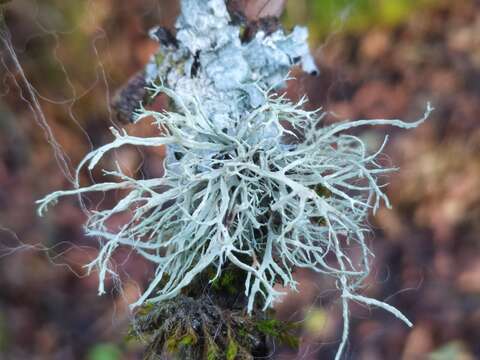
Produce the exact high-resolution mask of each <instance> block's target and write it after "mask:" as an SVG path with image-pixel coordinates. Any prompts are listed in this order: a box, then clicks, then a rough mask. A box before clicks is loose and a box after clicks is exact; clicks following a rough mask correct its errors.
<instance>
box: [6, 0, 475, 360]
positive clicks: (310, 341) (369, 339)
mask: <svg viewBox="0 0 480 360" xmlns="http://www.w3.org/2000/svg"><path fill="white" fill-rule="evenodd" d="M259 1H260V0H259ZM286 9H287V11H286V14H285V15H284V17H283V21H284V24H286V26H287V27H289V26H291V25H293V24H296V23H300V24H306V25H308V27H309V29H310V32H311V47H312V51H313V52H314V54H315V57H316V60H317V63H318V65H319V67H320V70H321V72H320V76H319V77H312V76H308V75H304V74H300V73H298V72H295V75H297V76H298V80H297V81H292V82H291V83H290V86H289V94H290V96H291V97H292V98H295V97H298V95H299V94H302V93H307V94H308V95H309V98H310V100H311V103H310V105H309V106H311V107H319V106H322V107H323V108H324V109H325V110H327V111H330V112H332V115H330V116H329V118H328V121H337V120H341V119H358V118H378V117H380V118H386V117H395V118H402V119H405V120H414V119H416V118H418V117H420V115H421V114H422V113H423V111H424V108H425V104H426V102H427V101H431V102H432V104H433V106H434V107H435V108H436V111H435V112H434V113H433V115H432V116H431V118H430V119H429V121H428V122H427V123H425V124H423V125H422V126H421V127H419V128H418V129H415V130H412V131H402V130H397V129H390V128H376V129H367V130H362V132H361V133H358V135H360V136H362V137H363V138H365V139H367V140H368V143H369V144H370V145H371V146H372V148H374V147H375V146H376V145H378V144H379V142H381V141H382V140H383V138H382V134H383V133H385V132H388V133H389V134H390V135H391V138H390V139H391V141H390V143H389V146H388V147H387V149H386V151H385V155H384V158H385V160H386V161H388V162H389V163H391V164H394V165H395V166H399V167H400V170H399V171H398V172H397V173H396V174H393V175H392V176H391V178H390V181H389V182H390V185H389V186H388V189H387V193H388V195H389V197H390V199H391V202H392V204H393V209H392V210H388V209H385V208H382V209H381V210H380V211H379V212H378V214H377V216H376V217H372V218H371V220H370V222H371V227H372V229H374V232H373V234H372V236H371V247H372V249H373V251H374V253H375V254H376V257H375V260H374V266H373V271H372V274H371V276H370V278H369V279H368V281H367V284H366V286H365V290H364V292H365V294H366V295H368V296H371V297H375V298H377V299H381V300H385V301H387V302H388V303H390V304H392V305H394V306H396V307H398V308H399V309H400V310H401V311H402V312H404V313H405V314H406V315H407V316H408V317H409V318H410V319H411V320H412V321H413V322H414V323H415V327H414V328H413V329H412V330H410V329H408V328H406V327H405V326H404V325H403V324H402V323H401V322H400V321H398V320H397V319H395V318H393V317H392V316H391V315H390V314H388V313H385V312H384V311H382V310H378V309H371V310H369V309H367V308H365V307H362V306H353V307H352V323H353V328H352V334H351V336H350V342H349V346H348V355H347V358H349V359H362V360H363V359H365V360H376V359H405V360H410V359H412V360H415V359H433V360H437V359H438V360H457V359H460V360H468V359H480V341H479V340H478V339H479V338H480V238H479V237H480V236H479V233H480V126H479V121H480V120H479V115H480V3H479V2H478V1H475V0H471V1H468V0H460V1H447V0H446V1H441V0H440V1H433V0H431V1H428V0H423V1H409V0H351V1H347V0H343V1H342V0H341V1H334V0H289V1H287V3H286ZM177 11H178V5H177V4H176V2H175V1H166V0H165V1H164V0H128V1H126V0H125V1H119V0H117V1H115V0H96V1H85V0H68V1H65V0H41V1H33V0H24V1H22V0H17V1H13V2H12V3H11V4H9V5H8V7H7V8H6V13H5V16H6V20H7V24H8V28H9V30H10V32H11V34H12V43H13V45H14V48H15V51H16V53H17V56H18V58H19V61H20V63H21V64H22V66H23V68H24V70H25V73H26V75H27V77H28V79H29V81H30V82H31V84H32V86H33V88H34V89H35V91H36V93H37V96H38V97H39V99H40V103H41V106H42V109H43V112H44V114H45V116H46V119H47V121H48V124H49V126H50V128H51V129H52V132H53V134H54V136H55V138H56V140H57V141H58V143H59V144H60V145H61V147H62V149H63V151H64V152H65V154H66V155H67V156H68V157H69V158H70V161H71V163H70V164H71V165H73V166H74V165H75V164H78V162H79V161H80V160H81V158H82V157H83V156H84V155H85V153H86V152H87V151H89V150H90V149H91V148H92V147H97V146H99V145H101V144H104V143H105V142H107V141H108V140H109V139H110V138H111V134H110V132H109V130H108V127H109V126H111V125H112V123H115V122H116V119H115V117H114V116H113V114H112V112H111V109H110V107H109V99H110V97H111V96H112V94H113V93H114V92H115V90H116V89H118V88H119V87H120V86H121V85H122V84H123V83H124V82H125V81H126V80H127V79H128V78H129V77H130V76H131V75H133V74H134V73H135V72H136V71H138V70H140V69H141V68H142V67H143V65H144V64H145V63H146V62H147V61H148V59H149V56H150V55H151V54H152V53H153V52H154V51H155V49H156V44H155V43H153V42H152V41H150V40H149V39H148V37H147V36H146V31H147V30H148V29H149V27H151V26H153V25H155V24H157V23H161V24H163V25H167V26H171V25H172V23H173V22H174V20H175V16H176V14H177ZM1 55H2V61H3V63H2V66H0V69H1V70H0V75H1V76H0V79H1V80H2V81H1V82H0V93H1V95H2V96H1V97H0V359H15V360H16V359H42V360H43V359H66V360H69V359H89V360H116V359H139V358H140V355H139V354H140V352H141V351H140V350H141V346H140V345H139V344H136V343H133V342H127V341H125V339H124V337H125V334H126V331H127V328H128V322H129V316H130V315H129V313H128V309H127V304H128V303H129V302H131V301H132V299H134V298H135V297H136V296H137V295H138V293H139V288H140V287H143V286H144V285H145V283H146V282H147V281H148V279H149V276H150V274H151V268H150V267H149V266H148V264H145V263H143V262H141V261H139V260H138V259H135V258H134V257H133V256H129V255H130V254H128V253H122V252H120V253H119V254H118V255H117V257H116V259H117V262H118V265H119V270H121V271H122V272H121V275H122V281H123V284H122V285H123V286H122V290H121V291H120V289H119V287H118V286H116V284H114V283H111V284H110V291H109V295H106V296H103V297H98V296H97V295H96V287H97V279H96V276H95V274H93V275H92V276H90V277H88V276H85V269H84V268H83V265H84V264H86V263H88V261H89V260H91V259H93V258H94V257H95V254H96V252H97V244H96V243H94V242H93V241H92V240H90V239H86V238H85V237H84V236H83V235H82V224H83V222H84V220H85V218H84V215H83V213H82V212H81V210H80V208H79V207H78V204H77V201H76V199H75V198H72V199H65V200H63V201H61V202H60V203H59V204H58V205H57V206H56V207H54V208H52V209H51V211H50V212H49V213H48V214H47V215H46V217H44V218H39V217H37V215H36V213H35V210H36V209H35V204H34V203H35V201H36V200H37V199H39V198H40V197H42V196H43V195H45V194H46V193H48V192H51V191H53V190H57V189H60V188H69V187H70V186H71V185H70V184H69V182H68V181H67V180H66V179H65V177H64V176H63V174H62V173H61V171H60V168H59V166H58V164H57V163H56V162H55V159H54V153H53V150H52V147H51V146H50V145H49V144H48V142H47V140H46V137H45V133H44V131H43V130H42V128H41V127H40V126H39V124H38V123H36V121H35V117H34V116H33V115H32V112H31V111H30V109H29V107H28V104H27V103H26V102H25V101H23V100H22V99H21V97H20V93H19V88H18V87H17V85H16V84H17V82H18V81H19V80H20V77H19V74H18V73H16V72H12V73H9V72H8V70H10V71H12V70H14V66H13V65H14V64H13V63H12V62H11V59H9V57H8V56H7V54H6V52H5V49H4V48H2V53H1ZM20 88H21V89H23V90H25V86H24V85H22V84H21V85H20ZM128 131H129V132H130V133H133V134H144V135H147V134H149V131H151V129H149V127H148V125H147V126H145V125H140V126H134V127H132V126H129V127H128ZM162 156H163V153H162V150H160V151H157V152H154V151H143V152H142V153H140V152H139V151H138V150H136V149H132V148H126V149H122V150H119V151H117V152H116V155H115V158H112V159H111V161H113V160H116V161H119V162H120V163H121V164H122V166H123V167H124V168H125V169H128V170H130V171H131V172H132V174H135V171H136V169H138V167H139V166H140V165H141V164H143V167H144V168H147V169H148V172H149V173H150V174H152V175H155V174H157V173H159V172H161V157H162ZM99 176H100V174H97V173H94V174H92V177H93V178H96V177H99ZM87 180H88V179H87V178H85V181H87ZM119 221H121V219H119ZM298 278H299V280H300V286H299V289H300V292H299V293H295V294H291V295H289V296H288V297H287V298H286V299H285V301H284V302H283V303H282V304H279V305H278V308H277V310H278V315H279V316H280V317H281V318H284V319H290V320H298V321H302V327H301V330H300V331H301V333H302V342H301V348H300V351H299V353H298V354H296V353H294V352H292V351H289V350H288V349H284V348H283V347H282V346H280V345H278V346H277V347H276V349H275V350H276V351H275V354H273V355H272V357H273V358H275V359H307V360H309V359H330V358H333V354H334V352H335V350H336V347H337V345H338V340H339V337H340V331H341V327H340V322H339V319H340V314H339V304H338V293H337V292H336V291H335V290H334V289H335V286H334V284H333V283H332V282H331V280H329V279H326V278H323V277H321V276H318V275H316V274H312V273H310V272H307V271H298Z"/></svg>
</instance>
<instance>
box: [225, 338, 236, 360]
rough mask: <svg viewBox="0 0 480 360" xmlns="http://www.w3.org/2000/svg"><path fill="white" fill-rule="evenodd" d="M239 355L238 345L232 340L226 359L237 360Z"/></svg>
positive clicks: (229, 342) (228, 346) (229, 343)
mask: <svg viewBox="0 0 480 360" xmlns="http://www.w3.org/2000/svg"><path fill="white" fill-rule="evenodd" d="M237 354H238V344H237V343H236V342H235V340H233V339H232V338H230V340H229V341H228V345H227V351H226V358H227V360H235V358H236V357H237Z"/></svg>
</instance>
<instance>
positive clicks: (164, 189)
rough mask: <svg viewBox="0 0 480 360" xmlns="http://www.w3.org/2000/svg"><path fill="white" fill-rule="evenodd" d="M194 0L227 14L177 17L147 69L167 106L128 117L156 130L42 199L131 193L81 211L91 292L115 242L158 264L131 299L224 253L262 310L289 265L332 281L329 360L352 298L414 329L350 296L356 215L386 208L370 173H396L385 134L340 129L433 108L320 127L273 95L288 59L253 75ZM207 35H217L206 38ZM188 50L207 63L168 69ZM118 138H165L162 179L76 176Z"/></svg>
mask: <svg viewBox="0 0 480 360" xmlns="http://www.w3.org/2000/svg"><path fill="white" fill-rule="evenodd" d="M197 1H198V0H184V2H183V11H184V12H193V14H195V13H196V12H198V14H199V16H200V20H202V19H203V20H205V21H206V22H207V23H209V21H214V20H215V18H216V17H218V18H219V19H224V18H225V19H226V20H225V21H223V20H222V21H219V23H218V24H216V25H215V26H213V25H212V26H213V27H212V28H211V27H208V26H206V27H205V28H204V29H203V28H202V29H199V31H197V32H195V31H192V26H193V25H192V23H191V22H188V23H185V16H184V17H181V18H180V20H179V22H178V24H180V25H177V27H179V29H177V30H179V35H178V36H177V40H179V41H180V45H179V48H178V49H173V48H171V49H170V50H168V51H167V50H165V49H164V51H166V52H167V55H166V57H165V59H167V60H165V61H166V63H165V64H163V65H162V69H159V68H155V69H156V70H155V71H156V72H155V71H153V73H154V74H156V75H155V76H154V78H155V79H153V78H151V79H150V80H152V81H153V83H152V85H151V87H152V88H151V89H149V90H151V92H152V94H153V95H152V96H153V97H156V96H158V95H159V94H160V93H164V94H166V95H167V96H168V97H170V98H171V99H172V100H173V105H174V109H173V110H172V111H164V112H157V111H152V110H147V109H144V108H143V107H142V108H140V109H139V110H138V113H137V121H141V120H142V119H145V118H150V117H152V118H153V119H154V122H155V124H156V126H157V127H158V128H159V130H160V131H161V132H162V133H163V134H164V135H163V136H160V137H152V138H142V137H133V136H130V135H128V134H127V133H126V132H125V131H123V132H119V131H116V130H113V135H114V137H115V139H114V140H113V141H112V142H111V143H109V144H106V145H104V146H102V147H100V148H99V149H97V150H94V151H92V152H91V153H89V154H88V155H87V156H86V157H85V159H84V160H82V162H81V163H80V165H79V167H78V170H77V179H76V182H75V185H76V188H75V189H73V190H66V191H57V192H54V193H52V194H50V195H48V196H46V197H45V198H44V199H42V200H40V201H39V205H40V206H39V213H40V214H43V213H44V211H45V209H46V207H47V206H48V205H49V204H51V203H53V202H56V201H57V199H58V198H60V197H63V196H66V195H80V194H82V193H86V192H93V191H100V192H107V191H114V190H119V189H125V190H129V191H128V192H126V193H125V195H124V196H123V197H122V198H121V200H120V201H118V203H117V204H116V205H115V206H114V207H113V208H111V209H104V210H98V211H95V212H90V213H89V217H88V221H87V223H86V226H85V228H86V233H87V235H89V236H92V237H95V238H100V239H102V246H101V249H100V252H99V254H98V257H97V258H96V259H95V260H94V261H93V262H92V263H91V264H89V265H88V267H89V269H90V270H92V269H94V268H96V269H98V270H99V278H100V285H99V293H100V294H102V293H104V291H105V288H104V283H105V279H106V276H107V274H109V273H110V274H113V270H112V269H111V267H110V266H109V264H110V260H111V256H112V254H113V253H114V251H115V250H116V249H117V248H118V247H120V246H127V247H131V248H132V249H134V250H135V251H136V252H137V253H138V254H139V255H141V256H143V257H144V258H145V259H146V260H148V261H151V262H152V263H154V264H155V265H156V270H155V274H154V278H153V280H152V281H151V283H150V284H149V286H148V288H147V289H146V290H145V291H144V292H143V294H142V295H141V296H140V298H139V299H138V300H137V301H136V302H135V303H134V304H132V307H137V306H141V305H143V304H145V303H146V302H152V303H156V302H162V301H166V300H169V299H172V298H174V297H176V296H178V295H179V294H180V293H181V291H182V289H184V288H185V287H187V286H189V285H190V284H191V283H192V282H193V281H194V279H195V278H196V277H197V276H199V275H200V274H201V273H202V272H204V271H205V270H206V269H207V268H210V269H211V268H212V267H213V268H214V269H216V271H215V272H216V275H215V276H214V278H213V279H212V281H215V279H216V278H218V277H219V276H220V275H221V274H222V270H223V268H224V266H225V265H226V264H227V263H228V264H231V265H234V266H236V267H238V268H239V269H242V270H243V271H245V272H246V274H247V275H246V281H245V284H244V292H245V295H246V297H247V298H248V305H247V307H248V308H247V310H248V312H251V311H253V310H254V307H255V306H256V304H258V303H262V304H263V307H264V309H267V308H269V307H271V306H272V305H273V304H274V302H275V301H278V300H280V299H281V297H282V295H283V294H282V292H281V291H279V290H278V289H277V288H275V285H277V284H279V283H282V284H283V286H284V287H289V288H292V289H296V285H297V283H296V281H295V279H294V277H293V272H294V270H295V269H296V268H308V269H312V270H314V271H316V272H319V273H323V274H327V275H330V276H332V277H333V278H335V279H336V280H337V286H338V288H339V289H340V292H341V299H342V304H343V316H344V331H343V336H342V341H341V344H340V347H339V350H338V353H337V358H340V356H341V354H342V352H343V350H344V347H345V344H346V341H347V337H348V333H349V302H350V301H352V300H353V301H356V302H360V303H363V304H366V305H372V306H377V307H381V308H383V309H385V310H387V311H389V312H391V313H392V314H393V315H395V316H397V317H398V318H400V319H401V320H403V321H404V322H405V323H407V324H408V325H411V323H410V322H409V321H408V319H406V318H405V316H403V315H402V314H401V313H400V312H399V311H398V310H396V309H395V308H393V307H392V306H390V305H388V304H386V303H383V302H380V301H377V300H375V299H370V298H367V297H364V296H361V295H359V294H357V291H358V289H359V288H360V287H361V286H362V282H363V280H364V279H365V277H366V276H367V275H368V274H369V271H370V268H369V263H370V257H371V252H370V250H369V248H368V247H367V244H366V242H365V234H366V233H367V232H368V231H369V229H368V227H367V226H366V225H365V220H366V218H367V216H368V215H369V212H370V211H373V212H375V211H376V210H377V209H378V207H379V206H380V203H381V202H382V201H383V202H384V203H385V204H386V205H387V206H389V202H388V199H387V197H386V195H385V194H384V193H383V191H382V184H381V183H380V181H379V179H380V177H381V176H382V175H384V174H387V173H389V172H391V171H392V170H394V169H391V168H383V167H382V166H381V165H380V164H379V163H378V162H377V157H378V155H379V154H380V153H381V152H382V150H383V147H384V145H385V143H386V140H387V138H385V142H384V143H383V145H382V146H381V147H380V149H378V151H377V152H375V153H373V154H369V153H368V152H367V150H366V146H365V144H364V142H363V141H362V140H361V139H360V138H358V137H356V136H353V135H350V134H348V133H346V131H348V130H350V129H352V128H356V127H359V126H366V125H391V126H396V127H400V128H405V129H409V128H414V127H416V126H418V125H419V124H420V123H421V122H423V121H424V120H425V119H426V118H427V117H428V115H429V113H430V112H431V111H432V108H431V107H430V106H428V107H427V110H426V112H425V114H424V116H423V117H422V118H421V119H420V120H418V121H416V122H412V123H407V122H403V121H401V120H385V119H380V120H357V121H350V122H343V123H337V124H333V125H330V126H324V125H323V124H322V119H323V116H324V114H323V113H321V112H320V111H307V110H304V106H303V105H304V103H305V100H302V101H300V102H299V103H292V102H290V101H288V100H287V99H285V98H284V97H282V96H278V95H276V94H275V92H274V87H275V85H276V83H275V82H274V81H273V80H272V79H277V78H278V76H283V77H284V76H285V74H284V71H285V64H281V66H280V65H278V64H277V65H278V66H275V64H274V65H271V64H270V65H268V66H267V65H265V66H266V67H264V68H262V67H260V68H259V69H257V70H255V71H254V73H255V74H256V75H255V76H259V78H258V79H257V80H255V81H253V80H252V79H253V78H252V71H251V69H254V68H255V66H254V65H252V64H251V63H249V61H248V56H247V55H248V50H247V49H246V48H244V45H242V44H241V43H240V42H237V41H234V40H232V38H231V37H229V36H227V35H229V34H230V35H232V34H234V35H235V36H237V37H238V34H239V31H237V30H238V29H235V27H234V26H233V25H230V24H229V22H228V19H229V17H228V13H227V12H226V9H225V7H224V3H223V1H220V0H210V1H208V4H209V7H208V6H207V7H205V8H202V9H200V8H198V9H197V8H196V7H195V6H197V5H198V3H197ZM189 6H193V7H189ZM197 7H198V6H197ZM195 9H196V10H195ZM190 15H191V14H190ZM182 19H183V20H182ZM212 19H213V20H212ZM197 20H199V19H197ZM207 20H208V21H207ZM184 23H185V24H184ZM200 23H202V22H201V21H200ZM182 24H183V25H182ZM204 25H205V24H204ZM182 26H183V27H182ZM182 29H183V30H184V31H183V32H182V31H181V30H182ZM226 30H228V31H229V32H227V33H225V34H226V35H225V34H224V35H225V36H226V37H222V36H220V35H221V34H217V35H218V36H220V37H219V38H218V39H217V38H215V36H217V35H215V31H226ZM210 33H213V34H214V35H208V34H210ZM181 34H183V35H181ZM187 35H188V36H187ZM205 36H206V37H205ZM208 36H213V37H212V38H209V37H208ZM282 36H283V35H282V33H275V34H273V35H272V37H270V38H269V37H268V36H266V35H265V34H263V35H261V37H262V38H261V39H260V40H261V41H260V40H259V43H258V47H260V48H261V47H262V46H264V47H267V48H269V49H270V50H271V49H274V50H275V51H277V50H278V42H276V41H274V40H275V39H279V38H282ZM213 38H215V39H216V41H210V40H212V39H213ZM257 38H258V37H257ZM209 39H210V40H209ZM196 40H197V41H198V43H195V41H196ZM220 40H221V41H224V42H225V43H224V44H223V47H221V46H220V45H219V42H221V41H220ZM257 40H258V39H257ZM302 41H303V40H302ZM300 42H301V41H300ZM182 44H183V45H182ZM192 46H193V47H195V52H196V54H193V50H191V49H190V47H192ZM189 49H190V50H189ZM223 50H225V51H223ZM227 50H228V51H227ZM198 51H200V52H201V53H200V55H198ZM256 51H257V53H259V52H260V50H258V49H257V50H256ZM272 51H273V50H272ZM282 51H283V50H278V52H277V54H281V53H282ZM286 51H287V53H288V51H289V50H286ZM202 52H203V53H202ZM232 54H233V55H235V54H236V55H235V56H240V57H242V56H243V57H242V61H244V62H245V63H246V64H247V65H246V66H247V67H248V66H250V70H249V71H247V72H246V73H245V74H244V75H245V76H243V75H242V77H241V79H240V78H237V77H236V75H232V76H233V77H230V76H229V75H228V74H229V73H228V71H229V69H228V67H225V63H224V60H225V56H233V55H232ZM242 54H243V55H242ZM245 54H246V55H245ZM193 56H200V59H203V60H204V61H205V63H202V61H201V65H200V68H199V70H198V74H197V76H193V77H192V74H191V73H189V72H188V71H186V72H183V71H184V70H182V71H181V72H178V67H177V66H175V67H174V68H175V69H174V70H172V67H171V66H170V65H172V64H173V63H171V64H170V65H169V63H168V61H173V60H172V59H173V58H175V59H177V60H178V59H182V57H183V60H185V61H186V62H187V63H188V61H189V60H188V59H191V58H192V57H193ZM202 56H203V57H202ZM168 59H170V60H168ZM205 59H208V61H207V60H205ZM215 61H218V62H217V63H216V64H215ZM152 66H157V65H151V67H152ZM212 66H219V67H220V68H222V69H224V70H223V71H226V73H225V76H224V79H223V80H225V81H227V82H228V81H230V82H232V81H233V83H235V82H236V86H233V87H232V86H226V88H225V86H223V85H225V84H223V85H222V83H220V84H219V81H220V82H221V79H219V78H217V77H216V76H215V74H217V72H215V71H214V72H211V71H210V70H209V69H211V68H212ZM272 66H273V67H272ZM169 69H170V70H171V71H173V73H172V72H171V71H170V70H169ZM262 69H263V70H262ZM267 69H270V70H268V71H267ZM272 69H274V70H272ZM160 70H161V71H160ZM231 71H232V72H234V71H236V69H235V68H231ZM265 71H266V72H265ZM150 74H152V69H150ZM163 76H165V77H166V79H165V81H163V78H162V77H163ZM283 77H282V79H283ZM160 78H162V79H160ZM235 79H236V80H235ZM245 86H247V87H248V89H249V90H248V91H244V90H245ZM252 89H254V91H253V90H252ZM252 94H259V96H258V99H261V101H259V102H254V103H255V104H253V103H252V101H251V100H252ZM232 109H233V110H232ZM124 145H136V146H152V147H157V146H167V157H166V159H165V161H164V166H165V175H164V177H162V178H153V179H134V178H131V177H129V176H127V175H126V174H124V173H123V172H122V171H121V170H120V168H119V167H118V169H117V170H116V171H108V172H107V171H105V173H106V174H108V175H110V176H115V177H117V178H118V180H119V181H118V182H106V183H99V184H94V185H91V186H85V187H84V186H81V185H80V183H79V174H80V171H81V170H82V168H84V167H87V168H88V169H89V170H92V169H93V168H94V167H96V166H97V165H98V163H99V161H100V160H101V159H102V157H103V156H104V155H105V154H106V153H108V152H109V151H111V150H113V149H117V148H119V147H121V146H124ZM125 212H127V213H130V214H131V216H130V220H129V221H128V222H126V223H125V224H124V225H123V226H122V227H121V229H120V230H118V231H116V232H112V231H110V230H109V228H108V226H107V222H108V220H109V219H110V218H111V217H112V216H113V215H115V214H119V213H125ZM354 247H357V248H359V249H360V251H361V254H362V257H361V259H360V260H357V258H356V257H355V258H354V257H352V256H351V255H350V250H351V249H352V248H354ZM231 353H234V350H233V346H232V347H231Z"/></svg>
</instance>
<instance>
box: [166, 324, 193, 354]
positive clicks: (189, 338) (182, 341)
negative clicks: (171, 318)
mask: <svg viewBox="0 0 480 360" xmlns="http://www.w3.org/2000/svg"><path fill="white" fill-rule="evenodd" d="M197 342H198V337H197V335H196V334H195V332H194V331H193V329H191V330H189V331H188V333H187V334H183V335H180V336H178V330H177V331H176V332H175V333H174V334H173V335H172V336H170V337H169V338H168V339H167V342H166V345H167V351H168V352H169V353H171V354H175V353H177V352H178V351H179V350H180V348H181V347H186V346H193V345H196V344H197Z"/></svg>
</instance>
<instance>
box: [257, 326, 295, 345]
mask: <svg viewBox="0 0 480 360" xmlns="http://www.w3.org/2000/svg"><path fill="white" fill-rule="evenodd" d="M297 327H298V326H297V324H295V323H290V322H283V321H280V320H276V319H267V320H260V321H258V322H257V323H256V328H257V330H258V331H260V332H261V333H263V334H265V335H267V336H271V337H272V338H274V339H277V340H278V341H280V342H281V343H282V344H284V345H286V346H289V347H291V348H294V349H296V348H298V345H299V342H300V340H299V337H298V336H297V335H295V334H293V333H292V332H293V330H294V329H295V328H297Z"/></svg>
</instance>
